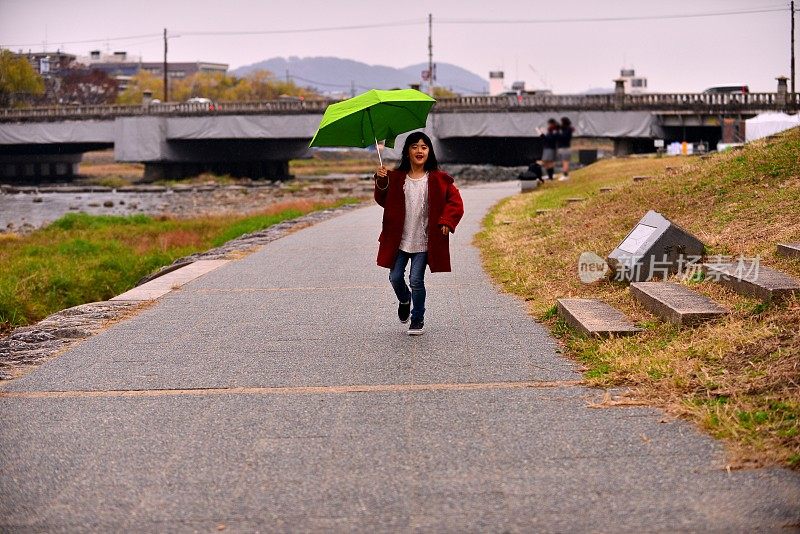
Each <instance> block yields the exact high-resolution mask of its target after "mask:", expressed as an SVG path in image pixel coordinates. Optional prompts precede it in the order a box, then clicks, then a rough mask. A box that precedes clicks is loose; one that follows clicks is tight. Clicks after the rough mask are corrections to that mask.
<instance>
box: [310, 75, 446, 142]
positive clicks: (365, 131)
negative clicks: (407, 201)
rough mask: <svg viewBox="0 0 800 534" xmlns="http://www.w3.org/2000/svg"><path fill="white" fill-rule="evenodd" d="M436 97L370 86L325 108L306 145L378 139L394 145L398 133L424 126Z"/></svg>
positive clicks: (413, 90)
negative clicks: (367, 89)
mask: <svg viewBox="0 0 800 534" xmlns="http://www.w3.org/2000/svg"><path fill="white" fill-rule="evenodd" d="M435 103H436V100H434V99H433V98H431V97H430V96H428V95H426V94H425V93H421V92H420V91H417V90H416V89H397V90H394V91H381V90H379V89H371V90H369V91H367V92H366V93H363V94H360V95H358V96H356V97H353V98H350V99H348V100H345V101H343V102H338V103H336V104H331V105H330V106H328V108H327V109H326V110H325V115H323V117H322V122H320V124H319V129H318V130H317V133H316V134H314V138H313V139H312V140H311V143H310V144H309V145H308V146H352V147H361V148H365V147H367V146H369V145H372V144H376V142H377V140H378V139H383V140H385V145H386V146H388V147H390V148H391V147H394V140H395V137H397V136H398V135H399V134H401V133H404V132H408V131H411V130H416V129H418V128H424V127H425V122H426V121H427V118H428V112H429V111H430V109H431V107H432V106H433V104H435Z"/></svg>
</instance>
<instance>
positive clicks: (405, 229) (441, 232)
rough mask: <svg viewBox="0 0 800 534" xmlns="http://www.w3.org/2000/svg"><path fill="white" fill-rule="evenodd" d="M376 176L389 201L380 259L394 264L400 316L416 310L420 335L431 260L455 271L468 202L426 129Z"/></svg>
mask: <svg viewBox="0 0 800 534" xmlns="http://www.w3.org/2000/svg"><path fill="white" fill-rule="evenodd" d="M374 179H375V201H376V202H377V203H378V204H379V205H380V206H381V207H383V229H382V231H381V234H380V237H379V238H378V241H379V243H380V245H379V246H378V265H379V266H381V267H385V268H387V269H390V271H389V282H391V284H392V288H393V289H394V292H395V295H397V300H398V301H399V304H398V306H397V316H398V318H399V319H400V322H402V323H406V322H408V319H409V316H410V318H411V325H410V326H409V328H408V335H410V336H414V335H420V334H422V333H423V332H424V326H425V296H426V293H425V266H426V265H427V266H428V267H429V268H430V270H431V272H432V273H438V272H450V234H451V233H454V232H455V231H456V226H458V223H459V221H460V220H461V217H462V216H463V215H464V203H463V202H462V200H461V194H460V193H459V192H458V188H457V187H456V186H455V184H454V181H453V178H452V177H451V176H450V175H449V174H447V173H445V172H443V171H440V170H439V165H438V163H437V161H436V155H435V154H434V152H433V145H432V144H431V140H430V138H429V137H428V136H427V135H425V134H424V133H422V132H414V133H412V134H410V135H409V136H408V137H407V138H406V142H405V145H404V146H403V155H402V158H401V160H400V164H399V165H398V166H397V168H396V169H394V170H391V171H390V170H388V169H387V168H386V167H384V166H381V167H379V168H378V170H377V172H376V173H375V176H374ZM409 261H410V262H411V269H410V272H409V283H408V284H406V280H405V276H406V275H405V272H406V265H408V263H409ZM409 285H410V286H411V288H410V289H409ZM412 305H413V308H412Z"/></svg>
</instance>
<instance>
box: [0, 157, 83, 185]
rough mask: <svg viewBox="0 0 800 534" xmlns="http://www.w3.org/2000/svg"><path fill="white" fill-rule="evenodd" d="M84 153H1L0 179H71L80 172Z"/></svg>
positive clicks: (43, 180) (7, 180) (27, 181)
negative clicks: (79, 167)
mask: <svg viewBox="0 0 800 534" xmlns="http://www.w3.org/2000/svg"><path fill="white" fill-rule="evenodd" d="M82 156H83V155H82V154H24V155H23V154H5V155H0V179H2V180H3V181H4V182H6V183H39V182H47V181H61V180H70V179H71V178H73V177H74V176H75V175H76V174H78V166H79V164H80V161H81V158H82Z"/></svg>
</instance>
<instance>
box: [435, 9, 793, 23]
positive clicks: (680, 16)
mask: <svg viewBox="0 0 800 534" xmlns="http://www.w3.org/2000/svg"><path fill="white" fill-rule="evenodd" d="M785 11H786V8H785V7H780V8H777V7H776V8H770V9H748V10H740V11H717V12H713V13H679V14H674V15H634V16H627V17H626V16H623V17H583V18H559V19H494V20H492V19H447V18H443V19H437V22H438V23H439V24H556V23H558V24H563V23H568V22H621V21H636V20H667V19H690V18H701V17H721V16H727V15H755V14H759V13H784V12H785Z"/></svg>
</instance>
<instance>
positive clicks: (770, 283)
mask: <svg viewBox="0 0 800 534" xmlns="http://www.w3.org/2000/svg"><path fill="white" fill-rule="evenodd" d="M703 270H704V271H705V273H706V277H707V278H710V279H711V280H713V281H715V282H718V283H720V284H722V285H723V286H725V287H728V288H730V289H732V290H734V291H736V292H737V293H739V294H740V295H745V296H748V297H755V298H758V299H761V300H763V301H764V302H774V301H779V300H782V299H785V298H787V297H789V296H791V295H794V294H797V293H800V280H797V279H796V278H794V277H792V276H789V275H788V274H784V273H782V272H780V271H776V270H775V269H770V268H769V267H764V266H763V265H760V264H756V263H749V264H738V263H706V264H704V265H703Z"/></svg>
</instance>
